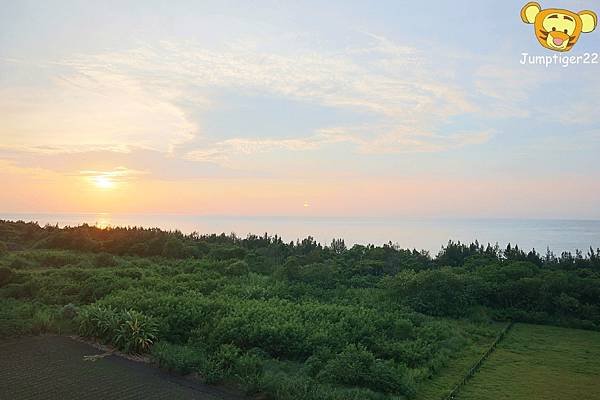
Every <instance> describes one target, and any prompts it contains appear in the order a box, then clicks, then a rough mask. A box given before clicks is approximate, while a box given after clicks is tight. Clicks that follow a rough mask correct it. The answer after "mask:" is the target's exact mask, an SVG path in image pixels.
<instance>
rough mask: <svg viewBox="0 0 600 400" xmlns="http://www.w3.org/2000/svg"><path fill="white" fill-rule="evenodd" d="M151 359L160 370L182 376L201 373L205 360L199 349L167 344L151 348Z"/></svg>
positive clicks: (160, 343)
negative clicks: (166, 370) (163, 369)
mask: <svg viewBox="0 0 600 400" xmlns="http://www.w3.org/2000/svg"><path fill="white" fill-rule="evenodd" d="M152 357H153V358H154V359H155V360H156V362H157V363H158V365H159V366H160V367H161V368H165V369H168V370H169V371H175V372H177V373H179V374H183V375H186V374H189V373H190V372H198V371H201V369H202V367H203V365H204V364H205V363H206V359H207V356H206V354H205V353H204V352H203V351H201V350H199V349H196V348H193V347H190V346H182V345H177V344H171V343H169V342H158V343H156V344H155V345H154V346H152Z"/></svg>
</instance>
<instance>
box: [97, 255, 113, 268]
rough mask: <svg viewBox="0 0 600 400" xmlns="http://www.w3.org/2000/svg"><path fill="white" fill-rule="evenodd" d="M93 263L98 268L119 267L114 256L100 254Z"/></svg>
mask: <svg viewBox="0 0 600 400" xmlns="http://www.w3.org/2000/svg"><path fill="white" fill-rule="evenodd" d="M93 263H94V266H95V267H97V268H111V267H115V266H116V265H117V260H116V259H115V257H114V256H113V255H112V254H108V253H99V254H96V255H95V256H94V261H93Z"/></svg>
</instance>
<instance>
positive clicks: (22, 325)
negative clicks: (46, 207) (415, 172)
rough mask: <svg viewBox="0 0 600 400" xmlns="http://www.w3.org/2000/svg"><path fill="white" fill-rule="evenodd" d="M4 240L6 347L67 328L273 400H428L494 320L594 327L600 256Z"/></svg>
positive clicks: (16, 233) (50, 237)
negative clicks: (9, 340) (20, 338)
mask: <svg viewBox="0 0 600 400" xmlns="http://www.w3.org/2000/svg"><path fill="white" fill-rule="evenodd" d="M0 241H1V242H3V243H4V244H5V245H4V248H5V251H4V252H2V253H1V254H0V320H1V321H0V335H2V336H16V335H23V334H25V333H29V332H34V333H38V332H62V331H65V330H69V329H71V330H72V331H78V332H79V333H80V334H81V335H83V336H90V337H95V338H98V339H99V340H102V341H104V342H106V343H111V344H113V345H114V346H116V347H118V348H120V349H122V350H124V351H127V352H133V353H140V352H150V354H151V355H152V356H153V357H154V359H155V360H156V361H157V362H158V363H159V364H160V365H161V366H162V367H163V368H165V369H168V370H172V371H175V372H178V373H181V374H187V373H197V374H198V375H199V376H201V377H202V378H203V379H204V380H205V381H206V382H210V383H218V382H227V383H228V384H234V385H239V386H241V387H242V388H243V389H245V390H246V391H247V392H248V393H258V392H260V393H261V395H262V396H264V397H265V398H268V399H280V400H281V399H331V400H335V399H361V400H365V399H366V400H368V399H381V400H384V399H389V400H391V399H400V398H418V399H419V398H423V399H424V398H438V397H439V396H440V395H441V394H443V393H444V392H445V391H446V390H447V389H450V388H451V387H452V386H453V385H454V384H455V383H456V382H457V381H458V380H460V379H462V376H463V375H464V373H466V371H468V369H469V368H470V366H471V365H472V363H473V362H475V361H476V360H477V359H478V358H479V357H480V356H481V350H482V349H485V348H486V347H487V344H489V343H491V342H492V341H493V340H494V338H495V337H496V335H497V334H498V332H499V330H500V329H501V326H502V325H503V324H501V323H500V322H501V321H507V320H515V321H525V322H535V323H544V324H553V325H563V326H569V327H578V328H585V329H589V330H600V250H595V251H594V250H592V249H590V250H589V252H588V253H587V255H585V256H584V255H583V254H582V253H580V252H577V253H576V254H575V255H572V254H570V253H563V254H561V255H560V256H558V257H556V256H555V255H553V254H552V253H550V252H547V254H546V255H544V256H541V255H540V254H538V253H537V252H536V251H535V250H532V251H530V252H527V253H526V252H523V251H522V250H520V249H519V248H518V247H512V246H510V245H509V246H508V247H507V248H506V249H504V250H500V249H499V248H498V246H491V245H487V246H481V245H479V244H478V243H474V244H471V245H463V244H460V243H453V242H450V243H448V245H447V246H445V247H444V248H443V249H442V250H441V252H440V253H439V254H438V255H437V256H435V257H432V256H430V255H429V254H428V253H427V252H422V251H421V252H419V251H416V250H404V249H400V248H399V247H398V246H395V245H392V244H391V243H390V244H387V245H384V246H381V247H377V246H372V245H369V246H360V245H356V246H353V247H351V248H347V246H346V245H345V243H344V242H343V240H341V239H338V240H334V241H333V242H332V244H331V245H330V246H322V245H321V244H319V243H317V242H315V241H314V239H312V238H310V237H309V238H306V239H304V240H302V241H296V242H291V243H285V242H283V241H282V239H281V238H279V237H278V236H269V235H267V234H265V235H264V236H252V235H251V236H248V237H246V238H239V237H236V236H235V235H224V234H222V235H199V234H196V233H194V234H191V235H183V234H182V233H180V232H177V231H176V232H164V231H161V230H158V229H141V228H111V229H98V228H96V227H91V226H87V225H83V226H80V227H75V228H64V229H60V228H58V227H53V226H46V227H40V226H38V225H37V224H34V223H24V222H8V221H1V222H0ZM454 378H456V379H454ZM450 380H454V381H452V382H450ZM424 394H426V396H428V397H423V396H424ZM429 396H432V397H429Z"/></svg>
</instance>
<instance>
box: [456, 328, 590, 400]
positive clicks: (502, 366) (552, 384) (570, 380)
mask: <svg viewBox="0 0 600 400" xmlns="http://www.w3.org/2000/svg"><path fill="white" fill-rule="evenodd" d="M458 398H459V400H502V399H511V400H538V399H539V400H600V333H598V332H591V331H582V330H576V329H565V328H557V327H550V326H538V325H526V324H517V325H516V326H515V327H514V328H513V330H512V331H511V332H510V333H509V334H508V335H507V336H506V338H505V339H504V341H502V342H501V343H500V345H499V346H498V348H497V350H496V352H494V353H493V354H492V355H491V356H490V358H489V359H488V360H487V361H486V362H485V363H484V365H483V367H482V368H481V370H480V371H479V373H477V374H476V375H475V377H474V378H473V379H472V380H471V381H469V383H468V384H467V385H466V386H465V387H464V388H463V389H462V391H461V392H460V394H459V397H458Z"/></svg>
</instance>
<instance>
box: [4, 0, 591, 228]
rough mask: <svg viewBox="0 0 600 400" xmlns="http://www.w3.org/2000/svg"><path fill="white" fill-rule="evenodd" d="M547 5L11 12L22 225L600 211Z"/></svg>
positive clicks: (579, 92) (9, 103) (584, 4)
mask: <svg viewBox="0 0 600 400" xmlns="http://www.w3.org/2000/svg"><path fill="white" fill-rule="evenodd" d="M525 2H526V1H525V0H523V2H519V1H509V2H498V1H497V0H495V1H494V0H479V1H476V2H475V1H471V0H457V1H453V2H448V1H398V0H395V1H377V2H371V1H302V2H292V1H252V2H250V1H223V0H220V1H192V0H190V1H157V0H144V1H102V2H92V1H70V0H61V1H29V0H20V1H12V0H0V183H1V184H2V189H1V190H0V211H2V212H5V213H18V212H32V213H33V212H113V213H181V214H187V213H189V214H201V215H298V216H303V215H311V216H353V215H356V216H358V215H360V216H370V215H373V216H388V215H389V216H448V217H454V216H457V217H463V216H464V217H500V218H503V217H527V218H590V219H593V218H600V207H599V206H598V205H599V204H600V161H599V160H600V124H599V122H598V116H599V115H600V101H599V93H600V74H599V71H600V65H598V64H596V65H572V66H569V67H568V68H563V67H562V66H559V65H553V66H550V67H545V66H535V65H521V64H520V60H521V53H522V52H529V53H530V54H533V55H548V54H549V53H548V51H547V50H545V49H543V48H541V47H540V46H539V45H538V43H537V41H536V40H535V37H534V34H533V28H532V27H531V26H528V25H525V24H524V23H523V22H522V21H521V19H520V16H519V13H520V9H521V7H522V6H523V5H524V3H525ZM373 3H376V4H373ZM541 3H542V5H543V6H544V7H550V6H552V7H565V8H569V9H573V11H579V10H582V9H592V10H594V7H595V6H596V7H597V6H598V2H596V1H559V0H552V1H541ZM595 11H596V12H600V9H596V10H595ZM598 51H600V30H596V31H595V32H593V33H590V34H587V35H584V36H582V38H581V40H580V42H579V43H578V44H577V45H576V47H575V48H574V50H573V51H572V54H573V55H580V54H583V53H584V52H598Z"/></svg>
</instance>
